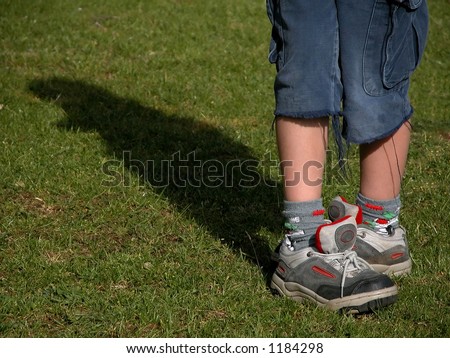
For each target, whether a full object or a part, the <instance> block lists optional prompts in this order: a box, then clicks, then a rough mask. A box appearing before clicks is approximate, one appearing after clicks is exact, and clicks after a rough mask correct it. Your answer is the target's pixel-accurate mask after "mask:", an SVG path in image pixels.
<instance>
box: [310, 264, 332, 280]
mask: <svg viewBox="0 0 450 358" xmlns="http://www.w3.org/2000/svg"><path fill="white" fill-rule="evenodd" d="M312 270H313V271H314V272H317V273H318V274H320V275H322V276H325V277H328V278H336V276H335V275H333V274H332V273H331V272H329V271H327V270H325V269H323V268H321V267H319V266H313V267H312Z"/></svg>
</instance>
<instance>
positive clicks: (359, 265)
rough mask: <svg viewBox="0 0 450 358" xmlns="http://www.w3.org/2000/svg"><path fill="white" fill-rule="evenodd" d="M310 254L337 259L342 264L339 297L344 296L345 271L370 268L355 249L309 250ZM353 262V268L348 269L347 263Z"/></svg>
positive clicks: (330, 259)
mask: <svg viewBox="0 0 450 358" xmlns="http://www.w3.org/2000/svg"><path fill="white" fill-rule="evenodd" d="M310 255H311V256H320V257H323V258H326V260H327V261H333V260H337V261H338V262H339V263H340V265H341V266H342V278H341V298H342V297H344V285H345V278H346V277H347V273H348V272H351V271H354V270H364V269H370V265H369V263H368V262H367V261H365V260H364V259H362V258H360V257H358V255H357V254H356V252H355V251H351V250H347V251H345V252H338V253H336V254H321V253H319V252H313V251H311V254H310ZM350 264H353V266H354V268H350V269H349V265H350Z"/></svg>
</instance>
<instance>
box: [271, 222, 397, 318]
mask: <svg viewBox="0 0 450 358" xmlns="http://www.w3.org/2000/svg"><path fill="white" fill-rule="evenodd" d="M355 241H356V222H355V219H354V218H353V217H351V216H346V217H344V218H342V219H340V220H337V221H335V222H333V223H327V224H324V225H321V226H320V227H319V228H318V229H317V231H316V247H317V248H313V247H308V248H306V249H301V250H297V251H294V249H293V246H292V242H291V241H290V239H289V237H288V236H286V238H285V240H284V241H283V242H282V243H281V245H280V246H279V248H278V249H279V252H278V253H277V254H276V255H275V256H274V258H275V259H276V260H277V262H278V267H277V268H276V270H275V272H274V274H273V276H272V282H271V285H270V287H271V288H272V289H273V290H275V291H277V292H278V293H279V294H281V295H283V296H287V297H289V298H291V299H293V300H295V301H302V300H304V299H309V300H312V301H314V302H315V303H316V304H317V305H319V306H321V307H326V308H328V309H331V310H341V311H346V312H350V313H364V312H368V311H373V310H375V309H377V308H380V307H383V306H387V305H390V304H392V303H394V302H395V301H396V299H397V286H396V285H395V284H394V282H393V281H392V280H391V279H390V278H389V277H388V276H386V275H383V274H380V273H378V272H375V271H374V270H372V269H371V267H370V265H369V264H368V263H367V262H365V261H364V260H362V259H360V258H359V257H358V256H357V254H356V252H354V251H352V250H351V248H352V247H353V245H354V243H355Z"/></svg>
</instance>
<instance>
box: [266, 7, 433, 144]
mask: <svg viewBox="0 0 450 358" xmlns="http://www.w3.org/2000/svg"><path fill="white" fill-rule="evenodd" d="M267 13H268V16H269V19H270V21H271V23H272V25H273V26H272V39H271V43H270V49H269V61H270V62H271V63H274V64H276V67H277V75H276V79H275V85H274V89H275V99H276V108H275V116H286V117H292V118H317V117H323V116H334V117H336V116H337V115H342V116H343V118H344V132H343V135H344V137H345V138H346V139H347V141H349V142H351V143H369V142H372V141H374V140H378V139H381V138H384V137H386V136H389V135H390V134H392V133H393V132H395V131H396V130H397V129H398V128H399V127H400V126H401V125H402V124H403V122H405V121H406V120H408V119H409V118H410V117H411V115H412V112H413V109H412V106H411V104H410V102H409V99H408V89H409V79H410V76H411V74H412V73H413V71H414V70H415V69H416V68H417V66H418V64H419V62H420V59H421V57H422V54H423V51H424V48H425V42H426V36H427V32H428V9H427V3H426V0H267Z"/></svg>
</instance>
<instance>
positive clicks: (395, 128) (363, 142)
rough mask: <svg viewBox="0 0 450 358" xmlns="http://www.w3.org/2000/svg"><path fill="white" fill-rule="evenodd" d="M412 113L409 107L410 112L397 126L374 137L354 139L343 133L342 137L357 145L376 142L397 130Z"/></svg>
mask: <svg viewBox="0 0 450 358" xmlns="http://www.w3.org/2000/svg"><path fill="white" fill-rule="evenodd" d="M413 113H414V110H413V109H411V112H409V114H408V115H407V116H405V117H404V118H403V120H402V121H401V122H400V123H399V124H398V125H397V126H395V127H394V128H393V129H391V130H389V131H388V132H385V133H383V134H380V135H378V136H376V137H373V138H370V139H362V140H355V139H352V138H351V137H347V136H345V135H344V138H345V139H346V140H347V142H348V143H351V144H358V145H359V144H370V143H373V142H376V141H378V140H382V139H385V138H387V137H390V136H391V135H392V134H394V133H395V132H397V131H398V130H399V129H400V127H401V126H402V125H403V124H405V123H406V122H408V121H409V120H410V119H411V118H412V115H413Z"/></svg>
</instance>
